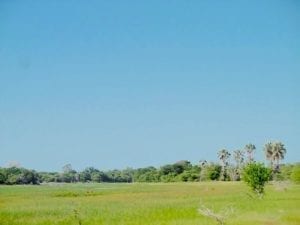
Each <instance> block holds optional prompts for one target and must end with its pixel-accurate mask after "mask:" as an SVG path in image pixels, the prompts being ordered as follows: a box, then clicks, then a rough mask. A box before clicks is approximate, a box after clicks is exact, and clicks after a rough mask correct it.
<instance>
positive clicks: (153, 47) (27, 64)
mask: <svg viewBox="0 0 300 225" xmlns="http://www.w3.org/2000/svg"><path fill="white" fill-rule="evenodd" d="M299 28H300V1H296V0H294V1H293V0H286V1H282V0H269V1H268V0H267V1H260V0H253V1H240V0H236V1H212V0H208V1H196V0H194V1H161V0H157V1H60V0H57V1H43V0H42V1H30V0H29V1H21V0H19V1H18V0H14V1H9V0H2V1H0V155H1V157H0V166H4V165H5V164H6V163H7V162H8V161H12V160H14V161H19V162H20V163H21V165H22V166H24V167H28V168H34V169H37V170H56V171H58V170H60V169H61V167H62V166H63V165H64V164H66V163H71V164H72V165H73V167H74V168H75V169H83V168H85V167H86V166H95V167H97V168H100V169H112V168H124V167H126V166H131V167H143V166H150V165H154V166H160V165H163V164H166V163H172V162H175V161H177V160H181V159H187V160H190V161H191V162H193V163H197V162H198V161H199V160H200V159H207V160H213V161H216V160H217V157H216V152H217V151H218V150H219V149H221V148H227V149H228V150H235V149H238V148H242V147H243V146H244V145H245V144H247V143H249V142H251V143H254V144H255V145H256V146H257V152H256V157H257V159H260V160H263V159H264V157H263V153H262V147H263V145H264V143H266V142H267V141H271V140H280V141H282V142H283V143H284V144H285V145H286V148H287V151H288V153H287V156H286V160H285V162H295V161H300V153H299V152H300V148H299V140H300V88H299V86H300V29H299Z"/></svg>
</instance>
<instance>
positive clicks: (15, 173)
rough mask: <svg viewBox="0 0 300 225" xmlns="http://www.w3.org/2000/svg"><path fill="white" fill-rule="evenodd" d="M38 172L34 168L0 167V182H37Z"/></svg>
mask: <svg viewBox="0 0 300 225" xmlns="http://www.w3.org/2000/svg"><path fill="white" fill-rule="evenodd" d="M39 182H40V177H39V174H38V173H37V172H36V171H34V170H28V169H25V168H18V167H9V168H0V184H39Z"/></svg>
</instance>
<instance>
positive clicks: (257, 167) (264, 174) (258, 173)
mask: <svg viewBox="0 0 300 225" xmlns="http://www.w3.org/2000/svg"><path fill="white" fill-rule="evenodd" d="M271 173H272V171H271V170H270V169H269V168H267V167H265V166H264V164H262V163H256V162H253V163H249V164H248V165H246V166H245V168H244V170H243V180H244V181H245V182H246V183H247V184H248V186H250V188H251V189H252V190H253V191H254V192H256V193H257V194H258V195H262V194H263V193H264V187H265V184H266V183H267V182H268V181H269V180H270V178H271Z"/></svg>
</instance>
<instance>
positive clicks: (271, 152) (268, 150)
mask: <svg viewBox="0 0 300 225" xmlns="http://www.w3.org/2000/svg"><path fill="white" fill-rule="evenodd" d="M285 154H286V148H285V147H284V144H282V143H281V142H269V143H267V144H265V155H266V158H267V159H268V160H270V164H271V168H272V169H273V171H274V172H278V171H279V162H280V160H282V159H284V155H285Z"/></svg>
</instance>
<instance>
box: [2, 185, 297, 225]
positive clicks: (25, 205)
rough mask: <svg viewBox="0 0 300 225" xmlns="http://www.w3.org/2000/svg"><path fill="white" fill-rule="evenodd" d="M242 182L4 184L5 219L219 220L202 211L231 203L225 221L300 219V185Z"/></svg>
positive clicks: (175, 224) (126, 223) (183, 223)
mask: <svg viewBox="0 0 300 225" xmlns="http://www.w3.org/2000/svg"><path fill="white" fill-rule="evenodd" d="M248 193H249V191H248V188H247V187H246V186H245V185H244V184H243V183H242V182H210V183H172V184H65V185H40V186H0V224H1V225H15V224H20V225H21V224H22V225H27V224H28V225H29V224H30V225H35V224H49V225H50V224H61V225H63V224H82V225H86V224H90V225H92V224H95V225H96V224H100V225H101V224H107V225H115V224H120V225H142V224H143V225H147V224H153V225H154V224H157V225H192V224H193V225H198V224H204V225H205V224H207V225H210V224H216V222H215V221H213V220H212V219H210V218H206V217H205V216H202V215H200V214H199V213H198V208H199V206H200V204H201V203H203V204H205V205H206V206H208V207H211V208H213V209H214V210H216V211H220V210H222V209H225V208H227V207H232V208H233V209H234V213H233V214H232V215H231V216H230V217H229V218H228V219H227V220H226V224H232V225H233V224H236V225H248V224H249V225H250V224H269V225H271V224H272V225H281V224H286V225H292V224H293V225H296V224H300V211H299V206H300V186H299V185H290V186H288V187H287V188H285V189H284V190H278V189H276V188H275V187H274V186H272V185H269V186H268V187H267V189H266V196H265V197H264V198H263V199H256V198H252V197H250V196H249V194H248Z"/></svg>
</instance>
